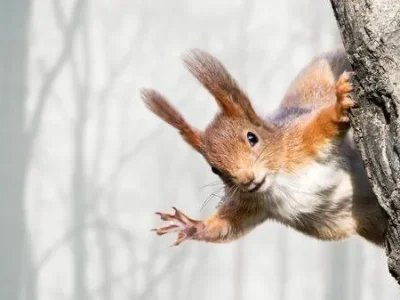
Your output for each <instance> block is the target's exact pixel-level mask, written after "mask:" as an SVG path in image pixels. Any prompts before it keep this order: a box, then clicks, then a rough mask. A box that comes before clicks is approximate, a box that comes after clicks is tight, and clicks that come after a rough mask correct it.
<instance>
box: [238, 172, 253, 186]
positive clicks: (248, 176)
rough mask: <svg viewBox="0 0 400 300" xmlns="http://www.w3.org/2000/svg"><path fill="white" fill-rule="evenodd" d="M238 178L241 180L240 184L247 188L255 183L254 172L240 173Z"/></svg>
mask: <svg viewBox="0 0 400 300" xmlns="http://www.w3.org/2000/svg"><path fill="white" fill-rule="evenodd" d="M237 178H238V179H239V181H240V183H241V184H242V185H243V186H246V187H247V186H249V185H250V184H252V183H253V181H254V179H255V176H254V173H253V172H252V171H251V172H246V171H244V172H243V171H242V172H240V174H238V176H237Z"/></svg>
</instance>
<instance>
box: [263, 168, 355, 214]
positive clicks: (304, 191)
mask: <svg viewBox="0 0 400 300" xmlns="http://www.w3.org/2000/svg"><path fill="white" fill-rule="evenodd" d="M352 195H353V186H352V182H351V178H350V174H348V173H347V172H346V171H345V170H344V169H343V168H341V166H340V165H339V164H338V163H336V162H335V161H324V162H312V163H310V164H309V165H308V166H306V167H304V168H302V169H300V170H299V171H297V172H296V173H291V174H287V173H286V174H285V173H279V172H278V173H277V174H276V175H275V176H274V179H273V183H272V185H271V187H270V189H269V190H268V191H267V192H266V195H265V200H266V201H268V205H267V207H268V209H269V210H270V213H271V214H272V215H273V216H274V217H275V218H277V219H280V220H282V221H284V220H293V219H296V218H297V217H298V216H300V215H301V214H307V213H313V212H317V211H318V210H323V209H325V210H328V209H329V210H330V209H331V207H338V206H339V205H337V204H340V203H342V202H348V201H350V200H351V198H352ZM322 207H326V208H322ZM321 213H323V211H321Z"/></svg>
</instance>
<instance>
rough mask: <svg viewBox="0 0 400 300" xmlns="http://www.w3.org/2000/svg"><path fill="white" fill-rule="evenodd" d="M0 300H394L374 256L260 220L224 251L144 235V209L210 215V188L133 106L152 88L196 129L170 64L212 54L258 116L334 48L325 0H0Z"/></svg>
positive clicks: (182, 79) (335, 36)
mask: <svg viewBox="0 0 400 300" xmlns="http://www.w3.org/2000/svg"><path fill="white" fill-rule="evenodd" d="M0 45H1V46H0V114H1V116H0V140H1V141H3V143H2V147H1V148H0V166H1V169H0V239H1V241H2V244H1V246H0V299H1V300H17V299H21V300H22V299H24V300H25V299H29V300H52V299H58V300H88V299H90V300H94V299H99V300H124V299H131V300H133V299H134V300H136V299H137V300H145V299H146V300H150V299H154V300H161V299H163V300H168V299H173V300H186V299H193V300H201V299H208V300H213V299H215V300H216V299H233V300H247V299H252V300H261V299H278V300H288V299H307V300H309V299H345V300H346V299H396V296H397V295H398V289H397V286H396V284H395V282H394V280H392V278H391V277H390V275H389V274H388V272H387V267H386V259H385V256H384V251H382V250H381V249H378V248H377V247H375V246H372V245H369V244H367V243H366V242H364V241H362V240H361V239H358V238H354V239H352V240H349V241H346V242H343V243H329V242H319V241H316V240H313V239H311V238H308V237H305V236H304V235H302V234H300V233H297V232H295V231H293V230H289V229H287V228H284V227H283V226H281V225H279V224H275V223H273V222H269V223H268V222H267V223H265V224H264V225H262V226H260V227H258V228H257V229H256V230H254V231H253V232H251V233H250V234H249V235H248V236H246V237H245V238H243V239H242V240H240V241H238V242H234V243H231V244H226V245H212V244H206V243H199V242H185V243H184V244H182V245H181V246H180V247H176V248H170V247H169V245H170V244H171V243H172V241H173V240H174V238H175V237H174V236H163V237H161V238H160V237H157V236H156V235H154V234H153V233H151V232H150V229H151V228H154V227H156V226H158V225H159V224H160V222H159V220H158V219H157V218H156V216H155V215H154V212H155V211H169V210H170V209H171V206H172V205H174V206H177V207H179V208H180V209H182V210H183V211H184V212H186V213H188V214H189V215H190V216H192V217H194V218H203V217H206V216H208V215H209V214H210V213H211V212H212V211H213V210H214V208H215V206H216V204H217V203H218V201H219V198H220V196H221V192H222V190H221V187H222V186H221V184H216V185H213V184H211V185H209V184H210V183H213V182H215V181H216V180H217V178H216V177H215V176H214V175H213V174H212V173H211V172H210V170H209V167H208V165H207V164H206V163H205V162H204V161H203V158H202V157H201V156H200V155H198V154H197V153H196V152H194V151H192V150H191V149H190V148H189V147H188V146H187V145H186V144H185V143H184V142H183V141H182V140H181V138H180V137H179V135H178V134H177V133H176V131H175V130H173V129H171V128H170V127H169V126H167V125H165V124H164V123H162V122H161V121H160V120H159V119H158V118H156V117H155V116H154V115H152V114H151V113H150V112H149V111H147V110H146V109H145V107H144V105H143V103H142V102H141V100H140V99H139V97H138V90H139V89H140V88H141V87H153V88H155V89H158V90H159V91H161V92H163V93H165V94H166V95H167V96H168V97H169V98H170V100H171V102H173V103H174V104H175V105H176V106H178V107H179V109H180V110H181V111H182V112H183V113H184V114H185V115H186V116H187V118H188V119H189V120H190V122H191V123H193V124H195V125H196V126H198V127H200V128H202V127H204V126H205V125H206V124H207V123H208V122H209V121H210V120H211V118H212V117H213V115H214V113H215V112H216V111H217V107H216V105H215V103H214V101H213V100H212V98H211V96H209V95H208V94H207V92H205V90H204V89H203V88H202V87H201V86H200V84H198V83H197V82H196V81H195V79H194V78H193V77H192V76H191V75H190V74H189V73H188V72H187V71H186V70H185V69H184V68H183V66H182V63H181V61H180V55H181V54H182V53H183V52H184V51H185V50H186V49H188V48H193V47H199V48H202V49H204V50H207V51H209V52H211V53H212V54H214V55H215V56H217V57H218V58H219V59H220V60H221V61H222V62H223V63H224V64H225V65H226V66H227V68H228V70H230V71H231V72H232V74H233V75H234V77H236V78H237V79H238V81H239V82H240V84H241V85H242V86H243V87H245V89H246V90H247V92H248V93H249V95H250V97H251V99H253V101H254V104H255V106H256V108H257V110H258V111H259V112H260V113H262V114H267V113H268V112H270V111H271V110H273V109H274V108H275V107H276V106H277V105H278V103H279V101H280V99H281V98H282V96H283V93H284V91H285V89H286V88H287V87H288V85H289V83H290V81H291V80H292V79H293V78H294V76H295V75H296V74H297V72H299V70H300V69H301V68H302V67H303V66H304V65H305V64H306V63H307V62H308V61H309V60H310V59H311V58H312V57H313V56H314V55H316V54H317V53H320V52H323V51H326V50H329V49H332V48H336V47H338V46H340V38H339V33H338V30H337V28H336V24H335V20H334V17H333V14H332V11H331V8H330V4H329V1H328V0H326V1H315V0H284V1H263V0H247V1H245V0H230V1H228V0H223V1H212V0H204V1H195V0H174V1H149V0H147V1H146V0H114V1H106V0H96V1H94V0H35V1H33V0H13V1H1V2H0Z"/></svg>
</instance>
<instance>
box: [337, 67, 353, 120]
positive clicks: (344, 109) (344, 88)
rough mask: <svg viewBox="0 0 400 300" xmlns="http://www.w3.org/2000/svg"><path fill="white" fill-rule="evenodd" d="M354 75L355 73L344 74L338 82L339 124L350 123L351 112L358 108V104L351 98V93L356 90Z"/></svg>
mask: <svg viewBox="0 0 400 300" xmlns="http://www.w3.org/2000/svg"><path fill="white" fill-rule="evenodd" d="M354 74H355V73H354V72H343V74H342V75H340V77H339V79H338V81H337V82H336V118H337V120H336V121H338V122H343V123H347V122H349V117H348V113H349V110H350V108H352V107H355V106H356V102H355V101H354V100H353V99H352V98H351V97H350V96H349V93H351V92H352V91H353V90H354V88H353V84H352V82H351V78H352V77H353V76H354Z"/></svg>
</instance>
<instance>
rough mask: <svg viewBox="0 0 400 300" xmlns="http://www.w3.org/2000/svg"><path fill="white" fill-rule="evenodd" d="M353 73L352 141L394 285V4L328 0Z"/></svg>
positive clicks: (399, 227) (399, 251) (397, 33)
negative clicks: (383, 218)
mask: <svg viewBox="0 0 400 300" xmlns="http://www.w3.org/2000/svg"><path fill="white" fill-rule="evenodd" d="M331 4H332V7H333V10H334V13H335V16H336V19H337V21H338V24H339V28H340V31H341V35H342V39H343V42H344V46H345V48H346V52H347V54H348V57H349V60H350V62H351V64H352V67H353V69H354V71H355V72H356V78H355V80H356V84H357V86H358V88H357V91H356V99H357V101H358V102H359V108H356V109H353V110H352V112H351V123H352V127H353V128H354V132H355V141H356V143H357V146H358V148H359V150H360V153H361V155H362V158H363V161H364V165H365V168H366V170H367V173H368V177H369V179H370V182H371V185H372V187H373V190H374V193H375V194H376V196H377V198H378V201H379V203H380V205H381V207H382V209H383V210H384V211H385V212H386V213H387V215H388V226H387V230H386V234H385V248H386V254H387V257H388V265H389V271H390V273H391V274H392V275H393V276H394V278H395V279H396V280H397V282H399V283H400V143H399V142H400V126H399V125H400V122H399V113H400V2H399V1H398V0H380V1H378V0H360V1H340V0H331Z"/></svg>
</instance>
